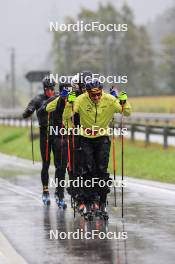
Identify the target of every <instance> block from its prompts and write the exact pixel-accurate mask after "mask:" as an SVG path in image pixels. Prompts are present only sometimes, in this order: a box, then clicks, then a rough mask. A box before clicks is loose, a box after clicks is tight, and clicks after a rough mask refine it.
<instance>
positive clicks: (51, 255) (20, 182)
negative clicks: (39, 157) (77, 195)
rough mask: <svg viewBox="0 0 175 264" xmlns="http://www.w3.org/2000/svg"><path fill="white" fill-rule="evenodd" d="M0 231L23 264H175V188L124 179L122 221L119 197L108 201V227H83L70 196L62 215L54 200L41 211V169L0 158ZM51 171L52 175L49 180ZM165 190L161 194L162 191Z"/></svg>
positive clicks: (101, 224) (99, 224) (97, 224)
mask: <svg viewBox="0 0 175 264" xmlns="http://www.w3.org/2000/svg"><path fill="white" fill-rule="evenodd" d="M0 170H1V171H0V186H1V199H0V231H1V232H2V233H3V235H4V236H5V237H6V238H7V239H8V241H9V242H10V243H11V245H12V246H13V247H14V248H15V249H16V251H17V252H18V253H19V254H20V255H21V256H22V257H23V258H24V259H25V260H26V262H27V263H37V264H39V263H40V264H41V263H58V264H59V263H60V264H61V263H64V264H67V263H73V264H74V263H76V264H78V263H84V264H86V263H96V264H105V263H115V264H123V263H124V264H131V263H132V264H152V263H153V264H154V263H159V264H165V263H166V264H171V263H172V264H174V263H175V187H174V186H173V185H172V186H171V185H163V184H157V183H152V184H151V186H149V185H148V184H149V183H147V182H145V181H143V182H142V181H136V180H132V179H131V180H128V186H127V188H125V190H124V201H125V210H124V214H125V218H124V221H122V219H121V207H120V205H121V192H120V190H117V201H118V207H117V208H115V207H114V201H113V195H111V196H110V198H109V208H108V211H109V216H110V219H109V221H108V224H107V223H104V221H102V220H95V221H93V222H92V223H87V222H86V221H84V219H83V218H81V217H80V216H79V215H76V218H75V219H74V217H73V211H72V209H71V208H70V199H69V196H68V195H67V196H66V201H67V203H68V209H67V210H66V211H62V210H61V209H59V208H57V206H56V204H55V201H54V196H53V193H54V188H52V189H51V193H52V203H51V206H50V207H44V206H43V204H42V202H41V185H40V164H37V165H34V166H33V165H32V164H31V162H28V161H27V162H22V163H21V160H18V159H15V158H9V157H8V156H6V155H0ZM53 172H54V171H53V170H51V173H50V175H51V176H52V177H53ZM163 187H165V189H163ZM50 230H53V232H54V233H55V234H56V232H65V233H68V232H70V231H72V232H75V231H77V230H79V231H80V230H81V231H82V233H84V232H86V231H90V232H92V230H98V232H103V233H107V232H109V231H110V232H123V231H124V232H127V236H128V238H127V239H126V240H122V239H111V240H110V239H104V240H102V239H99V238H98V237H96V238H95V239H94V240H92V239H90V240H88V239H79V240H76V239H73V238H71V239H65V240H62V239H59V238H58V239H56V238H54V237H52V239H51V237H50Z"/></svg>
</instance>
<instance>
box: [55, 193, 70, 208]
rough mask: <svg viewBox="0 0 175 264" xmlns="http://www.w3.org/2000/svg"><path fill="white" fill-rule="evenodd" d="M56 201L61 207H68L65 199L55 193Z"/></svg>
mask: <svg viewBox="0 0 175 264" xmlns="http://www.w3.org/2000/svg"><path fill="white" fill-rule="evenodd" d="M55 201H56V204H57V205H58V207H59V208H63V209H66V208H67V204H66V203H65V201H64V199H63V198H62V199H61V198H59V196H58V194H56V193H55Z"/></svg>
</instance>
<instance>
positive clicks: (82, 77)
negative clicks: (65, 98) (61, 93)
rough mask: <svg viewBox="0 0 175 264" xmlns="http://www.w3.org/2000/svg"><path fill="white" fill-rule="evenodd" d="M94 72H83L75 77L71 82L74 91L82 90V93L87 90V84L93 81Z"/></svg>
mask: <svg viewBox="0 0 175 264" xmlns="http://www.w3.org/2000/svg"><path fill="white" fill-rule="evenodd" d="M92 75H93V74H92V72H90V71H82V72H80V73H77V74H76V75H75V76H73V78H72V80H71V85H72V88H73V89H74V90H80V92H82V90H83V89H85V85H86V83H87V82H88V81H89V80H91V79H92Z"/></svg>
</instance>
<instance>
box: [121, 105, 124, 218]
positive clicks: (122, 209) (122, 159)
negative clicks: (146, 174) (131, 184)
mask: <svg viewBox="0 0 175 264" xmlns="http://www.w3.org/2000/svg"><path fill="white" fill-rule="evenodd" d="M123 112H124V103H123V102H122V118H121V131H122V128H123ZM121 135H122V218H123V217H124V208H123V207H124V203H123V200H124V197H123V196H124V192H123V178H124V137H123V133H121Z"/></svg>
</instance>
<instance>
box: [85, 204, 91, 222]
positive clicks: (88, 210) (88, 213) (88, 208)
mask: <svg viewBox="0 0 175 264" xmlns="http://www.w3.org/2000/svg"><path fill="white" fill-rule="evenodd" d="M84 219H85V220H87V221H93V214H92V209H91V205H86V206H85V208H84Z"/></svg>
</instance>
